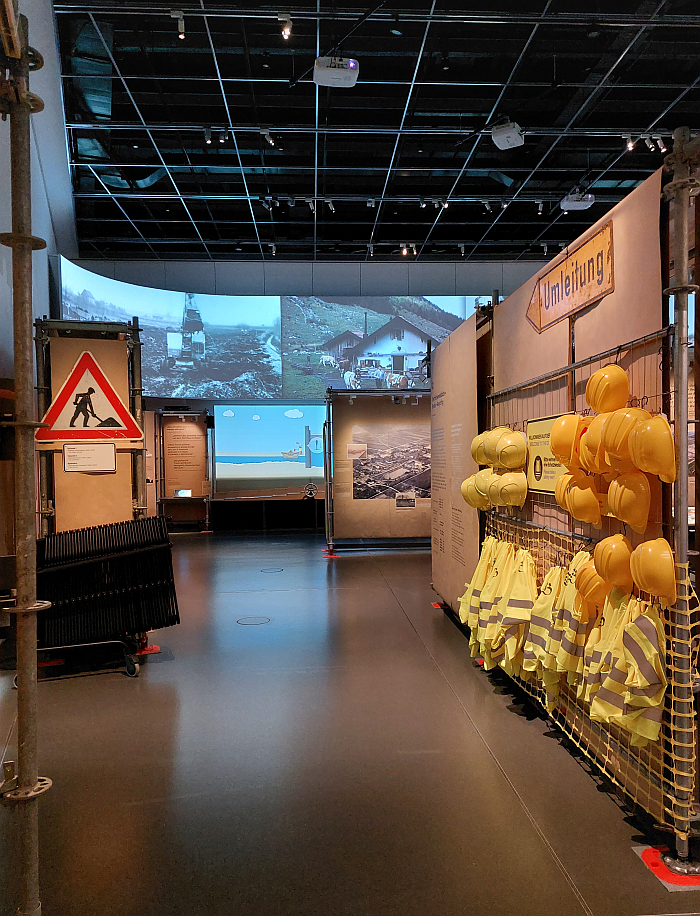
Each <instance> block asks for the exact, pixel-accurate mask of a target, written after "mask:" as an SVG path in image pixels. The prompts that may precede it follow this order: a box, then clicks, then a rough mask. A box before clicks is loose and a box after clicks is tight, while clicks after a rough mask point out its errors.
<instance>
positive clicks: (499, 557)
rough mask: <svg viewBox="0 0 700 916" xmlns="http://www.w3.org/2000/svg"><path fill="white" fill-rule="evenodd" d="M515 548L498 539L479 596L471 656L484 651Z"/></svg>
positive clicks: (471, 639)
mask: <svg viewBox="0 0 700 916" xmlns="http://www.w3.org/2000/svg"><path fill="white" fill-rule="evenodd" d="M514 557H515V550H514V548H513V545H512V544H510V543H509V542H508V541H499V542H498V546H497V547H496V553H495V556H494V560H493V565H492V566H491V572H490V574H489V577H488V579H487V580H486V583H485V585H484V587H483V589H482V591H481V597H480V598H479V618H478V621H477V625H476V627H474V628H473V629H472V631H471V636H470V639H469V647H470V649H471V653H472V656H476V655H477V654H479V652H481V654H482V655H483V652H484V642H485V639H486V632H487V630H488V628H489V626H490V625H492V621H495V620H496V614H497V608H498V604H499V602H500V600H501V598H502V596H503V591H504V589H506V588H507V587H508V585H509V583H510V578H511V573H512V570H513V560H514Z"/></svg>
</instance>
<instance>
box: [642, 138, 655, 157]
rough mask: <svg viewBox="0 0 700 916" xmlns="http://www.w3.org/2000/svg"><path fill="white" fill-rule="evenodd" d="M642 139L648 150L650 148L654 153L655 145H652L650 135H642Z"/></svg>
mask: <svg viewBox="0 0 700 916" xmlns="http://www.w3.org/2000/svg"><path fill="white" fill-rule="evenodd" d="M642 139H643V140H644V142H645V143H646V145H647V149H648V150H651V152H652V153H655V152H656V147H655V146H654V142H653V140H652V139H651V137H643V138H642Z"/></svg>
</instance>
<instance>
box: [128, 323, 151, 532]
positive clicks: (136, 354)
mask: <svg viewBox="0 0 700 916" xmlns="http://www.w3.org/2000/svg"><path fill="white" fill-rule="evenodd" d="M131 327H132V331H131V334H132V339H131V397H132V400H133V402H134V419H135V420H136V423H137V424H138V427H139V429H140V430H141V431H142V432H143V374H142V371H141V338H140V334H139V319H138V317H137V316H134V318H133V319H132V322H131ZM145 450H146V440H145V437H144V440H143V442H142V443H141V447H140V448H139V450H138V451H137V452H134V476H135V477H136V506H135V507H134V517H135V518H145V517H146V511H147V509H148V507H147V505H146V452H145Z"/></svg>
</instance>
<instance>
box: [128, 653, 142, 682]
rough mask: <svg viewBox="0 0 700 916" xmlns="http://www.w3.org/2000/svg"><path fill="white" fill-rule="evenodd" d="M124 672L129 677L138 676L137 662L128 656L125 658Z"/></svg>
mask: <svg viewBox="0 0 700 916" xmlns="http://www.w3.org/2000/svg"><path fill="white" fill-rule="evenodd" d="M126 673H127V674H128V675H129V677H138V676H139V665H138V662H135V661H134V660H133V658H131V657H130V656H129V657H128V658H127V659H126Z"/></svg>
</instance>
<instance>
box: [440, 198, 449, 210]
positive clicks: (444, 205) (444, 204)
mask: <svg viewBox="0 0 700 916" xmlns="http://www.w3.org/2000/svg"><path fill="white" fill-rule="evenodd" d="M440 206H441V207H442V209H443V210H447V208H448V207H449V206H450V202H449V200H441V201H440Z"/></svg>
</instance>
